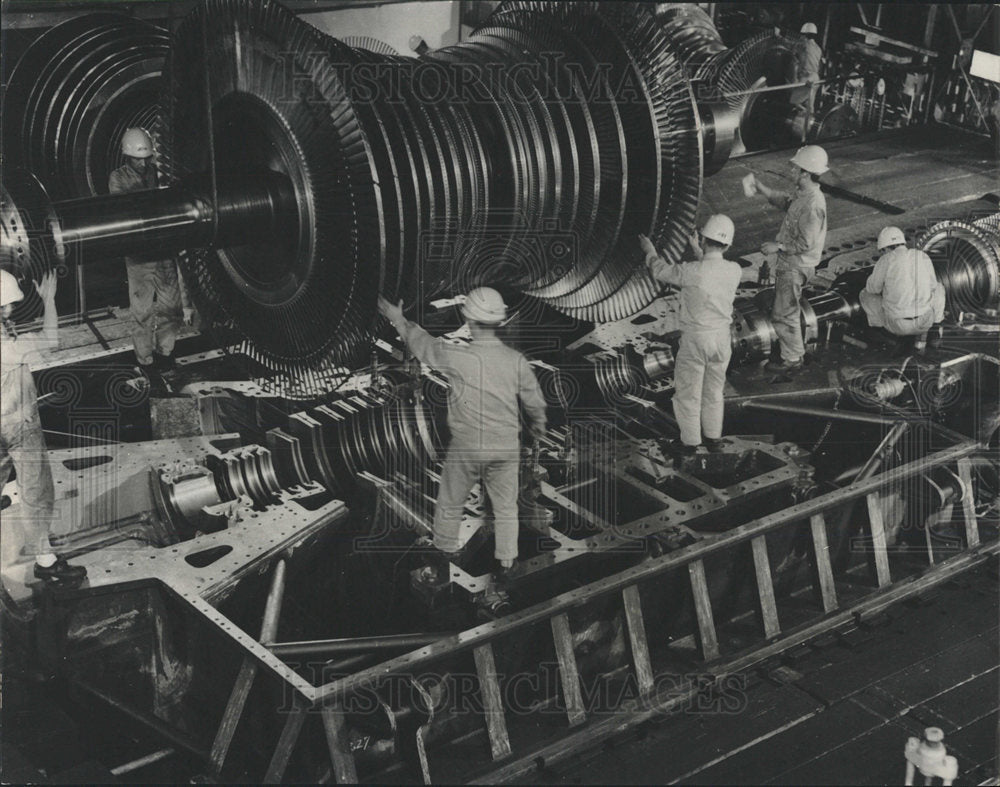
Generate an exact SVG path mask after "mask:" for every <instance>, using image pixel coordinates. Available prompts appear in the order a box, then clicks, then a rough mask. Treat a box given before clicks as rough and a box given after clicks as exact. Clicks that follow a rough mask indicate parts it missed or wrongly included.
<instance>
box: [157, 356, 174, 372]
mask: <svg viewBox="0 0 1000 787" xmlns="http://www.w3.org/2000/svg"><path fill="white" fill-rule="evenodd" d="M153 368H154V369H156V371H158V372H161V373H162V372H173V371H176V370H177V362H176V361H175V360H174V356H172V355H161V354H160V353H158V352H154V353H153Z"/></svg>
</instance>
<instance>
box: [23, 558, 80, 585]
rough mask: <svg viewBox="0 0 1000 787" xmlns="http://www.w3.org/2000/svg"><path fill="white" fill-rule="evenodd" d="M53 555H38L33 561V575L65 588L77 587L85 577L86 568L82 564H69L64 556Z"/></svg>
mask: <svg viewBox="0 0 1000 787" xmlns="http://www.w3.org/2000/svg"><path fill="white" fill-rule="evenodd" d="M53 557H55V556H54V555H40V556H39V558H38V561H37V562H36V563H35V569H34V574H35V577H36V578H38V579H41V580H44V581H46V582H50V583H52V584H53V585H56V586H59V587H66V588H78V587H79V586H80V585H81V584H83V580H85V579H86V578H87V569H86V568H84V567H83V566H71V565H70V564H69V563H67V562H66V558H63V557H59V558H55V561H54V562H51V563H50V562H49V561H50V560H51V559H52V558H53Z"/></svg>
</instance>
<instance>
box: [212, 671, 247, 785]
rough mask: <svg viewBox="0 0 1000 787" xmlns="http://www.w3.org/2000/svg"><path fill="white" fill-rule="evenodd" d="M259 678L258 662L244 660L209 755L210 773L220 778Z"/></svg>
mask: <svg viewBox="0 0 1000 787" xmlns="http://www.w3.org/2000/svg"><path fill="white" fill-rule="evenodd" d="M256 677H257V662H256V661H254V660H253V659H249V658H244V659H243V663H242V664H241V665H240V671H239V674H238V675H237V676H236V682H235V683H233V690H232V691H231V692H230V694H229V702H228V703H226V710H225V712H224V713H223V714H222V721H221V722H220V723H219V729H218V730H217V731H216V733H215V740H214V741H213V742H212V751H211V753H210V754H209V758H208V759H209V773H210V774H211V775H212V776H213V777H214V778H218V776H219V774H220V773H221V772H222V766H223V765H224V764H225V762H226V755H228V754H229V747H230V746H231V745H232V742H233V736H234V735H235V734H236V726H237V725H238V724H239V722H240V718H241V717H242V716H243V708H244V707H245V706H246V702H247V697H249V696H250V688H251V687H252V686H253V682H254V679H255V678H256Z"/></svg>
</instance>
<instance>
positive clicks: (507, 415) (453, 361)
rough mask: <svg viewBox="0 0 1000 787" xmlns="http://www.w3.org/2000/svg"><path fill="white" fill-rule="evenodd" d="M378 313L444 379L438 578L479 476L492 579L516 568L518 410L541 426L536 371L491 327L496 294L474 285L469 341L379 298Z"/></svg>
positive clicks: (534, 429) (466, 308)
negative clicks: (494, 570)
mask: <svg viewBox="0 0 1000 787" xmlns="http://www.w3.org/2000/svg"><path fill="white" fill-rule="evenodd" d="M379 311H380V312H381V313H382V315H383V316H384V317H386V318H387V319H388V320H389V322H391V323H392V325H393V327H394V328H395V329H396V330H397V331H398V332H399V335H400V336H401V337H402V339H403V341H404V342H406V346H407V347H408V348H409V349H410V351H411V352H412V353H413V354H414V355H415V356H416V357H417V358H418V359H420V360H421V361H423V362H424V363H426V364H427V365H428V366H431V367H432V368H434V369H437V370H438V371H440V372H441V373H442V374H444V375H445V376H446V377H447V378H448V382H449V384H450V386H451V389H450V391H449V395H448V428H449V430H450V431H451V442H450V443H449V445H448V451H447V454H446V457H445V460H444V467H443V468H442V470H441V485H440V489H439V492H438V498H437V506H436V508H435V512H434V545H435V547H437V549H438V550H440V552H441V556H440V557H439V559H438V560H437V566H436V568H437V570H438V576H439V578H447V576H448V574H447V573H443V572H447V571H448V570H449V565H450V563H451V561H453V560H455V559H456V558H457V557H458V555H459V550H460V548H461V546H462V544H461V542H460V540H459V533H460V529H461V525H462V511H463V509H464V506H465V501H466V498H467V497H468V496H469V492H471V491H472V487H473V486H474V485H475V483H476V481H478V480H480V479H482V481H483V485H484V487H485V492H486V494H487V496H488V497H489V499H490V503H492V505H493V516H494V534H495V538H496V551H495V555H496V559H497V560H498V561H499V563H500V568H499V571H498V574H497V575H498V578H499V579H500V580H501V581H506V580H509V579H510V578H511V577H512V576H513V575H514V573H515V572H516V559H517V536H518V511H517V495H518V470H519V468H520V456H521V443H520V436H519V432H520V410H519V403H520V405H522V406H523V407H524V410H525V412H526V414H527V417H528V423H529V428H530V430H531V434H532V436H533V437H535V438H537V437H539V436H541V435H542V434H544V432H545V417H546V416H545V399H544V397H543V396H542V392H541V388H540V387H539V385H538V380H537V379H536V378H535V373H534V372H533V371H532V369H531V366H530V365H529V364H528V359H527V358H525V357H524V356H523V355H522V354H521V353H519V352H518V351H517V350H514V349H513V348H511V347H508V346H507V345H505V344H504V343H503V342H502V341H500V338H499V336H498V335H497V328H498V326H499V325H500V323H501V322H503V321H504V320H505V319H506V316H507V307H506V305H505V304H504V302H503V299H502V298H501V297H500V294H499V293H498V292H497V291H496V290H493V289H490V288H489V287H478V288H476V289H474V290H472V292H470V293H469V294H468V296H467V297H466V300H465V304H464V305H463V307H462V316H463V317H465V319H466V321H467V323H468V325H469V332H470V333H471V334H472V342H471V343H470V344H468V345H455V344H451V343H450V342H448V341H447V340H445V339H440V338H438V339H435V338H434V337H432V336H431V335H430V334H429V333H427V331H425V330H424V329H423V328H421V327H420V326H419V325H417V324H416V323H414V322H410V321H409V320H407V319H406V318H405V317H404V316H403V310H402V302H400V304H399V305H393V304H391V303H389V302H388V301H387V300H385V299H384V298H380V299H379Z"/></svg>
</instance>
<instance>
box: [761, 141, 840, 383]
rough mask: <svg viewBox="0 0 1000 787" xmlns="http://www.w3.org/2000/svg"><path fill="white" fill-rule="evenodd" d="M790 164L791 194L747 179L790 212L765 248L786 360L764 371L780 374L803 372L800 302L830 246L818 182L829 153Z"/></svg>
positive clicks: (811, 153)
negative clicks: (772, 261) (771, 268)
mask: <svg viewBox="0 0 1000 787" xmlns="http://www.w3.org/2000/svg"><path fill="white" fill-rule="evenodd" d="M790 161H791V166H792V174H793V177H794V180H795V191H794V192H793V193H791V194H786V193H785V192H783V191H779V190H778V189H772V188H771V187H769V186H767V185H766V184H764V183H762V182H761V181H760V178H758V177H756V176H755V175H752V176H750V177H749V178H748V181H749V188H750V189H751V192H753V191H758V192H760V193H761V194H763V195H764V196H765V197H766V198H767V201H768V202H770V203H771V204H772V205H773V206H774V207H776V208H779V209H780V210H783V211H785V218H784V220H783V221H782V222H781V228H780V229H779V230H778V235H777V237H776V238H775V239H774V240H773V241H767V242H766V243H764V244H763V245H762V246H761V247H760V250H761V251H762V252H763V253H764V254H765V255H766V256H768V257H772V258H776V261H775V264H774V306H773V307H772V309H771V319H772V320H773V321H774V331H775V333H776V334H777V335H778V346H779V348H780V351H781V358H780V360H777V361H769V362H768V363H767V366H766V367H765V368H766V369H767V370H768V371H776V372H791V371H795V370H797V369H799V368H800V367H801V366H802V359H803V358H804V357H805V354H806V348H805V344H804V342H803V338H802V316H801V307H800V305H799V301H800V299H801V297H802V288H803V287H804V286H805V285H806V283H807V282H808V281H809V280H810V279H811V278H812V276H813V274H814V273H815V272H816V266H817V265H818V264H819V261H820V258H821V257H822V254H823V248H824V246H825V244H826V228H827V224H826V197H825V196H824V195H823V192H822V190H821V189H820V180H819V179H820V176H821V175H822V174H824V173H825V172H828V171H829V169H830V167H829V160H828V158H827V155H826V151H825V150H823V148H821V147H820V146H819V145H806V146H805V147H802V148H799V149H798V150H797V151H796V153H795V155H794V156H793V157H792V158H791V159H790Z"/></svg>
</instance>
